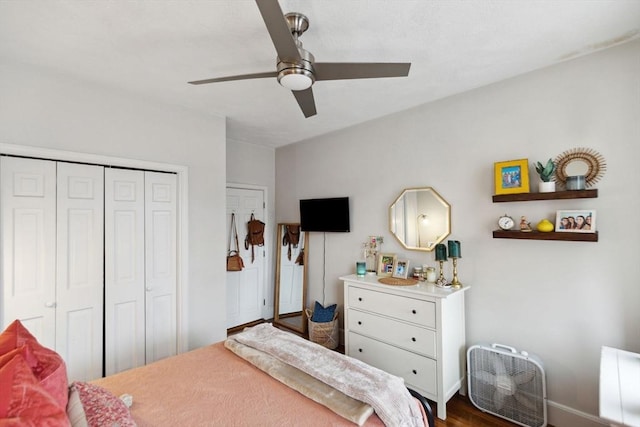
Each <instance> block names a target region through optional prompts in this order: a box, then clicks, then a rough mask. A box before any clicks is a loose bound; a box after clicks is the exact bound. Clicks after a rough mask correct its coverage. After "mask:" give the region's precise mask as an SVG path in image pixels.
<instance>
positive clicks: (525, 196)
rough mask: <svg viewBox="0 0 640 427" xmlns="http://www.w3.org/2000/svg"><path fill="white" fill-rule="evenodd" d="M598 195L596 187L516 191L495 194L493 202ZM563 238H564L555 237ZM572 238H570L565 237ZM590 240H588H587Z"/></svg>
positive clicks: (584, 197)
mask: <svg viewBox="0 0 640 427" xmlns="http://www.w3.org/2000/svg"><path fill="white" fill-rule="evenodd" d="M597 197H598V189H597V188H593V189H591V190H572V191H554V192H552V193H518V194H495V195H494V196H493V203H499V202H528V201H531V200H566V199H595V198H597ZM545 240H554V239H545ZM557 240H565V239H557ZM566 240H572V239H566ZM589 241H590V240H589Z"/></svg>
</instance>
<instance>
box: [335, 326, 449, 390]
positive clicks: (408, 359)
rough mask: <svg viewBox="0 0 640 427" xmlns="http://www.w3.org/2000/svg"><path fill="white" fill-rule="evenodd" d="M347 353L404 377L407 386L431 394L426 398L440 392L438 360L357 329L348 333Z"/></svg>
mask: <svg viewBox="0 0 640 427" xmlns="http://www.w3.org/2000/svg"><path fill="white" fill-rule="evenodd" d="M347 355H349V356H351V357H353V358H356V359H359V360H362V361H363V362H365V363H368V364H369V365H371V366H375V367H376V368H378V369H382V370H383V371H386V372H388V373H390V374H392V375H396V376H398V377H402V378H404V381H405V383H406V385H407V386H409V387H411V386H413V387H416V388H420V389H421V390H423V391H425V392H427V393H429V394H431V395H432V396H429V395H427V396H425V397H428V398H430V399H433V398H434V397H435V396H437V395H438V391H437V388H436V384H437V376H436V361H435V360H433V359H429V358H428V357H424V356H420V355H417V354H415V353H412V352H410V351H406V350H402V349H400V348H397V347H393V346H391V345H388V344H385V343H383V342H380V341H376V340H374V339H371V338H367V337H364V336H362V335H360V334H356V333H354V332H349V346H348V348H347Z"/></svg>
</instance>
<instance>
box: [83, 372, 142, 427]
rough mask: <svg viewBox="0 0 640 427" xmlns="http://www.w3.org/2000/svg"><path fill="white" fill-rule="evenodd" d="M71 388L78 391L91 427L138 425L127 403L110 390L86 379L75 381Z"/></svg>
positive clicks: (132, 426) (129, 426) (127, 426)
mask: <svg viewBox="0 0 640 427" xmlns="http://www.w3.org/2000/svg"><path fill="white" fill-rule="evenodd" d="M71 388H72V389H73V388H75V389H76V390H77V391H78V395H79V396H80V402H82V407H83V408H84V413H85V415H86V417H87V422H88V423H89V427H102V426H112V425H117V426H119V427H135V426H136V423H135V421H134V420H133V418H132V417H131V413H130V412H129V408H127V405H125V404H124V402H123V401H122V400H121V399H120V398H119V397H116V396H115V395H114V394H113V393H111V392H110V391H109V390H107V389H105V388H103V387H100V386H98V385H95V384H91V383H87V382H84V381H74V382H73V384H71Z"/></svg>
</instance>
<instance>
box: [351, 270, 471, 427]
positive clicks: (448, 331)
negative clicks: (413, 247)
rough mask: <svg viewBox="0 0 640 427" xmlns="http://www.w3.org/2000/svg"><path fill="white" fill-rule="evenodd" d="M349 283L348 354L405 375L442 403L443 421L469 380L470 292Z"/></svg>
mask: <svg viewBox="0 0 640 427" xmlns="http://www.w3.org/2000/svg"><path fill="white" fill-rule="evenodd" d="M340 279H341V280H343V281H344V332H345V353H346V354H347V355H349V356H351V357H354V358H356V359H359V360H362V361H363V362H366V363H368V364H370V365H372V366H375V367H377V368H380V369H382V370H384V371H387V372H389V373H391V374H393V375H397V376H400V377H403V378H404V380H405V384H406V385H407V386H408V387H410V388H412V389H414V390H416V391H418V392H419V393H421V394H422V395H423V396H425V397H426V398H427V399H430V400H432V401H435V402H437V404H438V411H437V415H438V418H441V419H443V420H444V419H445V418H446V416H447V410H446V403H447V401H448V400H449V399H450V398H451V397H452V396H453V395H454V394H455V393H456V392H457V391H458V390H461V389H462V390H461V391H462V392H465V390H464V388H462V386H463V384H464V382H465V365H466V362H465V353H466V349H465V346H466V344H465V325H464V324H465V322H464V293H465V291H466V290H467V289H469V287H468V286H465V287H463V288H461V289H458V290H454V289H444V288H439V287H437V286H434V285H430V284H427V283H424V282H420V283H419V284H418V285H413V286H391V285H384V284H382V283H380V282H378V278H377V277H376V276H366V277H358V276H356V275H350V276H344V277H341V278H340Z"/></svg>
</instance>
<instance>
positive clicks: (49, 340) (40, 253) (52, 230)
mask: <svg viewBox="0 0 640 427" xmlns="http://www.w3.org/2000/svg"><path fill="white" fill-rule="evenodd" d="M0 206H1V207H0V222H1V224H2V229H1V233H2V258H1V263H2V265H1V268H2V276H1V277H2V294H1V295H2V303H1V304H0V315H1V316H0V323H1V325H0V326H1V328H0V329H4V328H5V327H7V326H8V325H9V324H10V323H11V322H13V321H14V320H15V319H20V321H21V322H22V323H23V324H24V325H25V327H26V328H28V329H29V331H30V332H31V333H32V334H33V335H34V336H35V337H36V339H37V340H38V341H39V342H40V343H42V345H44V346H46V347H49V348H55V336H56V320H55V311H56V310H55V301H56V293H55V292H56V291H55V286H56V284H55V277H56V264H55V263H56V256H55V251H56V163H55V162H52V161H48V160H34V159H22V158H17V157H5V156H2V157H0Z"/></svg>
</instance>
